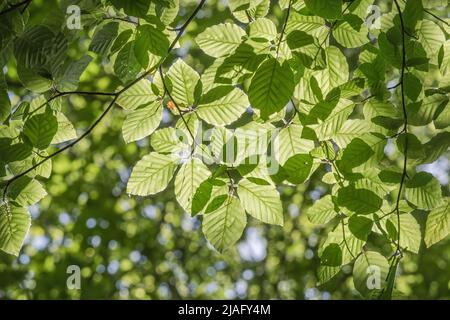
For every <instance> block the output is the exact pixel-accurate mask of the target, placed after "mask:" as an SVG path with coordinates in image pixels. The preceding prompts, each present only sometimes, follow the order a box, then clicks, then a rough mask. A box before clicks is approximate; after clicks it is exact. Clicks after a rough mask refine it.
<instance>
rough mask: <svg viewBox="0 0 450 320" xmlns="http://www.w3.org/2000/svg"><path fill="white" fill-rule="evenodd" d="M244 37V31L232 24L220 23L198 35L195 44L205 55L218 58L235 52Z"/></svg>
mask: <svg viewBox="0 0 450 320" xmlns="http://www.w3.org/2000/svg"><path fill="white" fill-rule="evenodd" d="M245 35H246V34H245V31H244V30H242V28H240V27H239V26H237V25H235V24H233V23H220V24H217V25H214V26H212V27H209V28H207V29H206V30H205V31H203V32H202V33H200V34H199V35H198V36H197V37H196V38H195V42H197V44H198V46H199V47H200V49H202V50H203V51H204V52H205V53H206V54H207V55H210V56H211V57H215V58H219V57H222V56H226V55H229V54H230V53H232V52H233V51H234V50H236V49H237V47H238V46H239V45H240V44H241V42H242V37H244V36H245Z"/></svg>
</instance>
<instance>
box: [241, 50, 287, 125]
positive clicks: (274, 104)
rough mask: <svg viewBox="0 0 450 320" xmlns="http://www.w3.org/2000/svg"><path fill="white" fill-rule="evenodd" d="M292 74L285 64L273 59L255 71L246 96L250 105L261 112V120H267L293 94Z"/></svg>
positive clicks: (269, 59)
mask: <svg viewBox="0 0 450 320" xmlns="http://www.w3.org/2000/svg"><path fill="white" fill-rule="evenodd" d="M294 86H295V83H294V74H293V73H292V70H291V68H290V67H289V65H288V63H287V62H284V63H283V64H282V65H281V64H280V63H279V62H278V61H277V60H276V59H275V58H268V59H267V60H266V61H264V62H263V63H262V64H261V65H260V66H259V67H258V69H257V70H256V72H255V74H254V76H253V78H252V81H251V83H250V88H249V90H248V96H249V99H250V103H251V105H252V106H253V107H254V108H256V109H259V110H261V118H263V119H267V118H268V117H269V116H270V115H271V114H273V113H275V112H278V111H280V110H281V109H282V108H283V107H284V106H286V104H287V103H288V102H289V99H290V98H291V97H292V94H293V92H294Z"/></svg>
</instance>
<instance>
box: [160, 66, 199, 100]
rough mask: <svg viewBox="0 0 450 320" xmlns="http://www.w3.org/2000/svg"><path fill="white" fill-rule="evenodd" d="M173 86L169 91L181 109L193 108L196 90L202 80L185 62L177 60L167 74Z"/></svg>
mask: <svg viewBox="0 0 450 320" xmlns="http://www.w3.org/2000/svg"><path fill="white" fill-rule="evenodd" d="M167 77H168V78H169V79H170V83H171V86H169V90H170V92H171V94H172V96H173V98H174V99H175V101H176V102H177V103H178V104H179V106H180V108H184V107H187V106H191V105H193V104H194V102H195V96H194V94H195V88H196V86H197V83H198V82H199V80H200V76H199V75H198V73H197V72H196V71H195V70H194V69H192V68H191V67H190V66H189V65H187V64H186V63H185V62H184V61H183V60H181V59H177V61H175V63H174V64H172V66H171V67H170V69H169V71H168V72H167Z"/></svg>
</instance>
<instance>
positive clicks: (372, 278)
mask: <svg viewBox="0 0 450 320" xmlns="http://www.w3.org/2000/svg"><path fill="white" fill-rule="evenodd" d="M388 272H389V261H388V260H387V259H386V258H385V257H384V256H382V255H381V254H379V253H378V252H376V251H363V253H362V254H361V255H360V256H359V257H358V258H357V259H356V261H355V265H354V266H353V283H354V284H355V288H356V290H358V292H359V293H361V295H363V296H364V297H369V296H371V294H372V293H375V292H376V293H378V291H379V290H381V289H383V288H384V287H385V286H386V278H387V275H388Z"/></svg>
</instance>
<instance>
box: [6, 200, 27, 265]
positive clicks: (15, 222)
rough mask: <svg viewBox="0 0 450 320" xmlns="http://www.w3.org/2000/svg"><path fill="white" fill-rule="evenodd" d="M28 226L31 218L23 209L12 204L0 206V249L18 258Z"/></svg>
mask: <svg viewBox="0 0 450 320" xmlns="http://www.w3.org/2000/svg"><path fill="white" fill-rule="evenodd" d="M30 225H31V217H30V214H29V213H28V211H27V210H26V209H25V208H22V207H18V206H16V205H14V204H8V205H7V204H2V205H1V206H0V249H1V250H3V251H4V252H6V253H8V254H12V255H15V256H18V255H19V252H20V249H21V248H22V245H23V242H24V240H25V236H26V235H27V233H28V230H29V229H30Z"/></svg>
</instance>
